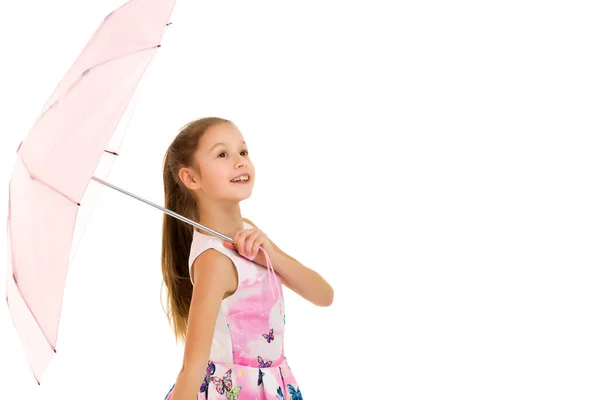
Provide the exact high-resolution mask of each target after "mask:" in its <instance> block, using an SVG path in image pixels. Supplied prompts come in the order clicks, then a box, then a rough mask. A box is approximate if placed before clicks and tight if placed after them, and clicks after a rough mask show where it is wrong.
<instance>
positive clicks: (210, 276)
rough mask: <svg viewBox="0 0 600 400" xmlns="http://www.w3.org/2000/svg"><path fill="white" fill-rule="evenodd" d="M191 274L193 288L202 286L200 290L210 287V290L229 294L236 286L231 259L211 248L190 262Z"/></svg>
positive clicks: (235, 275)
mask: <svg viewBox="0 0 600 400" xmlns="http://www.w3.org/2000/svg"><path fill="white" fill-rule="evenodd" d="M192 276H193V281H194V282H195V284H194V288H202V291H206V290H207V289H210V291H211V292H214V291H217V292H218V293H221V294H223V295H229V294H231V293H233V292H234V291H235V290H236V288H237V270H236V268H235V265H234V264H233V261H232V260H231V258H229V257H228V256H227V255H225V254H223V253H222V252H220V251H218V250H216V249H213V248H209V249H207V250H205V251H204V252H202V254H200V255H199V256H198V257H196V259H195V260H194V262H193V264H192Z"/></svg>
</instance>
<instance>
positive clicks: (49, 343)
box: [7, 274, 56, 353]
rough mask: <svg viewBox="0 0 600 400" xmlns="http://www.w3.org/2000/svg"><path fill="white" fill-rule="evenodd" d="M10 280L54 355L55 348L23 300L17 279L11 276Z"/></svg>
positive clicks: (25, 300)
mask: <svg viewBox="0 0 600 400" xmlns="http://www.w3.org/2000/svg"><path fill="white" fill-rule="evenodd" d="M12 278H13V281H14V282H15V287H16V288H17V292H18V293H19V296H21V299H22V300H23V303H25V306H26V307H27V309H28V310H29V313H30V314H31V317H32V318H33V320H34V321H35V324H36V325H37V326H38V328H40V331H41V332H42V335H43V336H44V339H46V342H48V346H50V348H51V349H52V351H54V352H55V353H56V348H55V347H54V346H53V345H52V343H51V342H50V339H48V336H46V332H44V328H42V326H41V325H40V322H39V321H38V319H37V318H36V316H35V314H34V313H33V311H32V310H31V307H30V306H29V303H27V299H25V296H23V292H21V288H20V287H19V284H18V283H17V279H16V277H15V274H13V276H12ZM7 300H8V297H7ZM7 303H8V301H7ZM8 306H9V308H10V304H8Z"/></svg>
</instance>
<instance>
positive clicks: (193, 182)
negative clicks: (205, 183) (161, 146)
mask: <svg viewBox="0 0 600 400" xmlns="http://www.w3.org/2000/svg"><path fill="white" fill-rule="evenodd" d="M179 179H181V182H183V184H184V185H185V186H186V187H187V188H188V189H190V190H196V189H198V188H200V182H199V177H198V174H197V173H196V171H194V170H193V169H192V168H188V167H181V168H180V169H179Z"/></svg>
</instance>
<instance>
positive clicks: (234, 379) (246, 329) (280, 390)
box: [165, 222, 302, 400]
mask: <svg viewBox="0 0 600 400" xmlns="http://www.w3.org/2000/svg"><path fill="white" fill-rule="evenodd" d="M244 226H245V227H246V229H248V228H252V226H251V225H249V224H248V223H246V222H244ZM209 248H212V249H216V250H218V251H220V252H222V253H224V254H225V255H227V256H228V257H229V258H230V259H231V261H233V264H234V265H235V267H236V269H237V273H238V288H237V290H236V291H235V293H234V294H233V295H231V296H229V297H228V298H226V299H223V301H222V302H221V308H220V310H219V314H218V316H217V321H216V325H215V331H214V335H213V340H212V345H211V349H210V356H209V363H208V366H207V370H206V376H205V378H204V382H203V383H202V386H201V387H200V388H199V391H198V397H197V398H198V399H200V400H204V399H207V400H216V399H228V400H302V394H301V393H300V389H299V388H298V385H297V383H296V380H295V379H294V376H293V375H292V372H291V371H290V368H289V366H288V364H287V360H286V358H285V356H284V351H283V334H284V330H285V315H284V302H283V295H282V292H281V281H280V279H279V277H278V276H277V275H276V274H270V273H269V271H268V270H267V268H264V267H262V266H261V265H258V264H255V263H254V262H252V261H250V260H248V259H246V258H244V257H242V256H240V255H239V254H238V253H237V252H236V251H235V250H231V249H228V248H226V247H225V246H224V245H223V241H222V240H221V239H220V238H217V237H215V236H211V235H206V234H204V233H201V232H200V231H197V230H194V236H193V241H192V246H191V250H190V258H189V267H190V269H191V266H192V264H193V263H194V260H195V259H196V257H198V256H199V255H200V254H201V253H203V252H204V251H205V250H207V249H209ZM190 276H191V274H190ZM273 276H274V278H273ZM192 284H193V280H192ZM273 284H274V285H275V288H276V289H277V290H275V291H273V287H272V285H273ZM174 386H175V385H173V387H171V389H170V390H169V392H168V393H167V396H166V397H165V400H169V399H170V397H171V393H172V391H173V388H174Z"/></svg>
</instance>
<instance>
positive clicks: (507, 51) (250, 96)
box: [0, 0, 600, 400]
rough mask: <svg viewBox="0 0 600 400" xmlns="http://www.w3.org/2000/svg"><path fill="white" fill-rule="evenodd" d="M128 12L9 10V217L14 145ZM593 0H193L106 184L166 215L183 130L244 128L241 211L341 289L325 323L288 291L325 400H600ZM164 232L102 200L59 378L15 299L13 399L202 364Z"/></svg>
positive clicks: (4, 95) (315, 384) (1, 120)
mask: <svg viewBox="0 0 600 400" xmlns="http://www.w3.org/2000/svg"><path fill="white" fill-rule="evenodd" d="M120 4H122V1H118V0H103V1H89V0H88V1H81V0H80V1H73V0H53V1H45V2H44V1H41V0H27V1H26V0H22V1H11V2H2V5H1V6H0V15H1V16H2V23H1V24H0V37H2V49H1V50H2V53H1V56H0V57H1V60H2V62H1V63H0V83H1V87H0V102H1V104H0V106H1V107H0V133H1V134H0V140H1V141H2V143H1V146H0V151H1V154H0V173H1V176H0V178H1V182H2V183H1V185H0V199H1V202H2V203H1V204H0V210H2V213H4V214H3V215H4V216H3V217H1V218H2V220H3V221H4V220H5V216H6V214H5V213H6V206H7V199H8V197H7V196H8V192H7V188H8V181H9V179H10V173H11V168H12V165H13V162H14V157H15V150H16V148H17V146H18V144H19V142H20V141H21V139H22V138H23V137H24V136H25V135H26V134H27V131H28V130H29V128H30V127H31V125H32V124H33V122H34V120H35V118H36V117H37V115H38V113H39V112H40V109H41V107H42V106H43V104H44V103H45V102H46V100H47V99H48V97H49V96H50V94H51V93H52V91H53V90H54V88H55V87H56V85H57V84H58V82H59V80H60V79H61V78H62V76H63V75H64V73H65V72H66V71H67V69H68V68H69V67H70V65H71V63H72V62H73V61H74V59H75V58H76V56H77V55H78V54H79V52H80V51H81V49H82V48H83V46H84V45H85V44H86V43H87V41H88V39H89V37H90V36H91V34H92V33H93V32H94V31H95V29H96V28H97V26H98V24H99V23H100V22H101V21H102V19H103V18H104V17H105V15H106V14H108V13H109V12H110V11H112V10H113V9H114V8H116V7H117V6H119V5H120ZM484 4H485V5H484ZM593 5H594V2H591V1H589V2H583V1H570V2H541V1H539V2H533V1H508V2H502V3H490V2H474V1H471V2H466V1H461V2H443V1H437V2H433V1H421V2H403V3H402V4H401V3H399V2H393V1H389V2H383V1H370V2H341V1H339V2H332V1H330V2H323V1H303V2H301V3H285V2H276V1H253V2H247V1H245V2H235V1H228V2H223V1H219V2H217V1H202V2H200V1H192V0H181V1H180V2H179V3H178V4H177V6H176V8H175V11H174V13H173V16H172V22H173V25H172V26H171V27H170V28H169V30H168V31H167V33H166V36H165V38H164V41H163V47H162V49H161V51H160V52H159V53H158V55H157V57H156V58H155V60H154V62H153V64H152V65H151V68H150V70H149V71H148V73H147V74H146V76H145V78H144V81H143V85H142V87H141V91H140V94H139V95H138V101H137V106H136V108H135V113H134V114H133V117H132V119H131V122H130V125H129V129H128V133H127V136H126V137H125V141H124V144H123V146H122V148H121V151H120V153H121V156H120V158H119V160H118V161H117V163H116V164H115V166H114V169H113V173H112V175H111V177H110V181H111V182H113V183H115V184H117V185H119V186H122V187H125V188H127V189H128V190H130V191H132V192H134V193H136V194H138V195H141V196H143V197H145V198H147V199H149V200H151V201H154V202H156V203H159V204H162V179H161V162H162V157H163V154H164V151H165V150H166V147H167V146H168V144H169V143H170V141H171V140H172V138H173V137H174V135H175V134H176V133H177V130H178V128H179V127H180V126H182V125H183V124H184V123H186V122H187V121H189V120H191V119H195V118H198V117H203V116H209V115H216V116H222V117H225V118H229V119H232V120H233V121H234V122H235V123H236V124H237V125H238V126H239V127H240V129H241V131H242V133H243V134H244V136H245V138H246V140H247V142H248V143H249V150H250V155H251V157H252V159H253V161H254V163H255V165H256V168H257V180H256V182H255V189H254V192H253V196H252V197H251V198H250V199H248V200H247V201H244V202H243V203H242V210H243V214H244V216H246V217H248V218H250V219H251V220H253V221H254V222H256V223H257V224H258V225H259V226H260V227H261V229H262V230H263V231H265V232H266V233H267V235H269V237H270V238H271V239H273V241H274V242H275V243H277V244H278V245H279V246H280V247H281V248H282V249H284V250H285V251H286V252H288V253H290V254H291V255H293V256H294V257H296V258H298V259H299V260H300V261H301V262H302V263H304V264H305V265H307V266H309V267H311V268H313V269H315V270H317V271H319V272H320V273H321V274H322V275H323V276H324V277H325V278H326V279H328V280H329V281H330V282H331V284H332V285H333V286H334V289H335V291H336V292H335V293H336V297H335V301H334V304H333V305H332V306H331V307H330V308H317V307H314V306H312V305H310V304H309V303H307V302H305V301H303V300H302V299H301V298H299V297H298V296H296V295H295V294H294V293H292V292H290V291H286V292H285V295H286V302H287V337H286V351H287V356H288V359H289V360H290V364H291V366H292V368H293V370H294V373H295V375H296V377H297V379H298V380H299V383H300V387H301V389H302V393H303V395H304V398H306V399H307V400H311V399H312V400H315V399H316V400H321V399H380V398H386V399H411V400H417V399H436V400H439V399H455V398H456V399H463V400H466V399H477V400H480V399H486V400H491V399H502V400H505V399H509V398H510V399H527V400H532V399H545V400H547V399H578V400H583V399H597V398H598V397H599V396H600V387H599V386H598V384H597V382H598V376H599V374H600V364H599V363H598V359H599V356H600V341H598V337H600V324H599V322H598V313H599V311H600V307H599V304H600V303H599V302H600V294H599V291H598V290H597V288H598V284H599V283H600V282H599V280H600V279H599V278H600V274H599V272H598V266H599V261H600V257H599V254H598V253H599V252H598V241H599V240H600V229H599V226H600V212H599V204H600V190H599V187H598V176H599V172H598V171H599V168H600V165H599V164H600V163H599V159H598V153H599V152H598V145H599V144H600V140H599V135H598V129H599V125H600V119H598V115H599V114H598V112H599V109H600V95H599V93H600V74H598V71H600V57H599V56H598V54H599V53H598V51H597V49H598V45H599V44H600V43H599V42H600V39H599V38H600V25H598V23H597V21H598V20H599V18H600V13H599V10H598V9H597V8H595V7H594V6H593ZM161 218H162V214H161V213H160V212H159V211H157V210H155V209H153V208H151V207H149V206H147V205H144V204H143V203H140V202H138V201H136V200H133V199H130V198H129V197H126V196H124V195H122V194H119V193H117V192H114V191H112V190H110V189H105V190H103V191H102V195H101V197H100V199H99V202H98V204H97V207H96V209H95V213H94V215H93V218H92V219H91V221H90V223H89V225H88V227H87V230H86V234H85V236H84V239H83V241H82V242H81V245H80V247H79V251H78V255H77V258H76V259H75V262H74V263H72V265H71V267H70V269H69V274H68V279H67V288H66V294H65V299H64V303H63V311H62V319H61V323H60V331H59V342H58V353H57V355H56V356H55V358H54V359H53V361H52V363H51V364H50V367H49V368H48V370H47V372H46V373H45V375H44V376H43V378H42V385H41V386H38V385H37V384H36V383H35V380H34V378H33V375H32V374H31V372H30V369H29V366H28V365H27V361H26V359H25V357H24V353H23V351H22V349H21V343H20V341H19V338H18V336H17V335H16V331H15V330H14V327H13V325H12V321H11V319H10V315H9V312H8V308H7V307H6V306H5V303H4V302H3V303H2V305H1V306H0V335H1V340H0V398H1V399H10V400H22V399H28V400H29V399H62V400H65V399H90V400H91V399H109V398H110V399H113V398H114V399H158V400H162V399H163V398H164V396H165V395H166V393H167V391H168V389H169V388H170V387H171V385H172V384H173V382H174V379H175V378H176V375H177V373H178V371H179V368H180V366H181V360H182V350H183V349H182V347H180V346H175V344H174V341H173V336H172V333H171V331H170V328H169V326H168V323H167V320H166V317H165V316H164V313H163V309H162V306H161V303H160V290H161V275H160V264H159V261H160V232H161V231H160V228H161ZM5 231H6V230H5V229H1V230H0V232H1V234H2V239H5ZM0 252H1V253H2V254H0V256H4V259H6V246H0ZM4 267H5V264H4V265H3V266H2V268H4ZM0 287H1V290H2V293H0V294H1V296H0V298H2V299H3V298H4V289H5V287H4V281H3V284H2V285H0Z"/></svg>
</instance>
